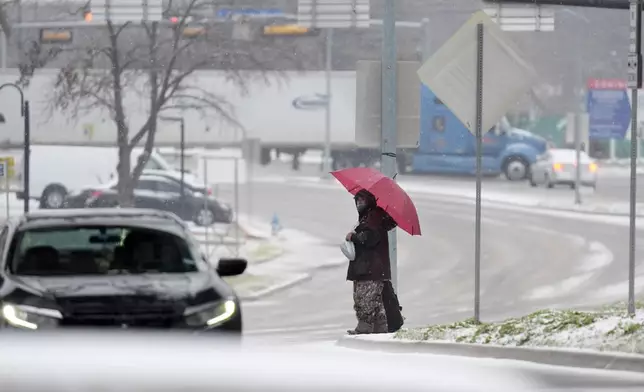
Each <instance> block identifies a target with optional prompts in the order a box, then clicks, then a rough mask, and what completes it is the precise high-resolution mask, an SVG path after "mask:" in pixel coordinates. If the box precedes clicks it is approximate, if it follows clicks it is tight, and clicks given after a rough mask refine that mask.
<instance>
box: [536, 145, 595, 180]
mask: <svg viewBox="0 0 644 392" xmlns="http://www.w3.org/2000/svg"><path fill="white" fill-rule="evenodd" d="M580 162H581V173H580V181H581V184H582V185H586V186H591V187H593V188H595V187H597V169H598V166H597V162H595V161H594V160H593V159H592V158H591V157H589V156H588V154H586V152H584V151H581V154H580ZM576 168H577V156H576V152H575V150H572V149H560V148H551V149H549V150H548V151H546V152H545V153H544V154H542V155H541V156H539V157H538V158H537V161H536V162H535V163H533V164H532V165H531V166H530V185H532V186H535V187H536V186H538V185H545V186H547V187H548V188H553V187H554V186H555V185H568V186H570V187H571V188H573V189H574V188H575V176H576V170H577V169H576Z"/></svg>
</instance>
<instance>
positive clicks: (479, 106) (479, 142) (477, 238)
mask: <svg viewBox="0 0 644 392" xmlns="http://www.w3.org/2000/svg"><path fill="white" fill-rule="evenodd" d="M483 34H484V26H483V23H479V24H477V25H476V212H475V216H476V225H475V228H474V320H476V322H480V321H481V181H482V178H481V160H482V155H483V38H484V37H483Z"/></svg>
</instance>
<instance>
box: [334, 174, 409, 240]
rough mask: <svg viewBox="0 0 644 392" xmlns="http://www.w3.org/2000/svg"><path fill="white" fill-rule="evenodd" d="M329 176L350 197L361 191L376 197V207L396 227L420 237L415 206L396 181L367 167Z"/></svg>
mask: <svg viewBox="0 0 644 392" xmlns="http://www.w3.org/2000/svg"><path fill="white" fill-rule="evenodd" d="M331 174H332V175H333V177H335V178H336V179H337V180H338V181H340V184H342V185H343V186H344V187H345V188H347V190H348V191H349V193H351V194H352V195H355V194H356V193H358V192H360V191H361V190H363V189H364V190H366V191H369V192H370V193H371V194H372V195H374V196H375V197H376V202H377V204H378V206H379V207H380V208H382V209H383V210H385V211H386V212H387V213H388V214H389V215H390V216H391V217H392V218H393V219H394V220H395V221H396V223H397V224H398V227H400V228H401V229H403V230H405V231H406V232H407V233H409V234H411V235H420V223H419V222H418V212H416V206H415V205H414V202H413V201H411V198H410V197H409V195H408V194H407V192H405V191H404V190H403V189H402V188H401V187H400V185H398V184H397V183H396V181H394V180H392V179H391V178H389V177H387V176H385V175H384V174H382V173H381V172H379V171H378V170H375V169H372V168H368V167H354V168H350V169H342V170H337V171H334V172H331Z"/></svg>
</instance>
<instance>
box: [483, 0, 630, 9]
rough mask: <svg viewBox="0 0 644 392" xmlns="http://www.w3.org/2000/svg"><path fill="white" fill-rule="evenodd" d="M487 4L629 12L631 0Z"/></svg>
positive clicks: (537, 0) (515, 0) (502, 0)
mask: <svg viewBox="0 0 644 392" xmlns="http://www.w3.org/2000/svg"><path fill="white" fill-rule="evenodd" d="M483 3H485V4H502V5H504V4H507V5H512V4H533V5H560V6H564V7H587V8H607V9H619V10H627V9H629V7H630V0H483Z"/></svg>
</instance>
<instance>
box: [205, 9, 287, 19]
mask: <svg viewBox="0 0 644 392" xmlns="http://www.w3.org/2000/svg"><path fill="white" fill-rule="evenodd" d="M232 15H245V16H260V15H261V16H282V15H284V12H283V11H282V10H281V9H279V8H241V9H234V8H222V9H220V10H217V17H218V18H223V19H226V18H230V17H231V16H232Z"/></svg>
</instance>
